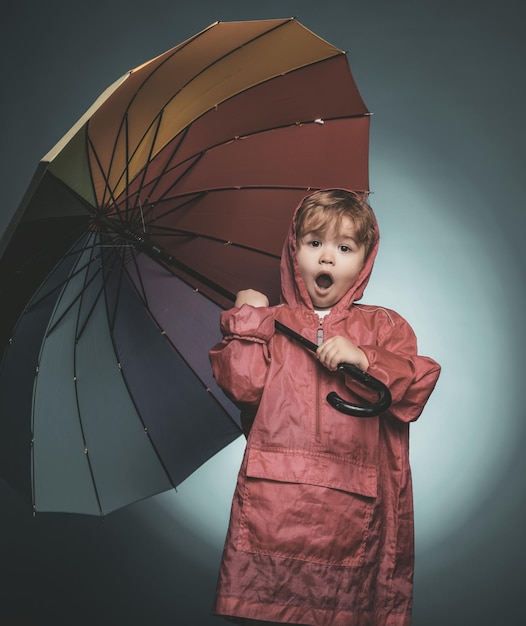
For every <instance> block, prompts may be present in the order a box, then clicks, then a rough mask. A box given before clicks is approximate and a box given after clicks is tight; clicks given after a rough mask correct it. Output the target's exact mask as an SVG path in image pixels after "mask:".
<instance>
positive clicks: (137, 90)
mask: <svg viewBox="0 0 526 626" xmlns="http://www.w3.org/2000/svg"><path fill="white" fill-rule="evenodd" d="M368 135H369V113H368V111H367V109H366V107H365V105H364V103H363V101H362V98H361V97H360V94H359V92H358V90H357V87H356V85H355V82H354V80H353V77H352V75H351V72H350V69H349V65H348V62H347V58H346V55H345V54H344V53H343V52H342V51H341V50H339V49H337V48H335V47H334V46H332V45H331V44H329V43H327V42H326V41H324V40H323V39H321V38H319V37H318V36H317V35H315V34H314V33H312V32H311V31H309V30H308V29H307V28H305V27H304V26H302V25H301V24H300V23H299V22H298V21H297V20H295V19H284V20H265V21H253V22H232V23H227V22H224V23H222V22H221V23H216V24H213V25H211V26H210V27H208V28H207V29H205V30H203V31H202V32H200V33H198V34H197V35H195V36H194V37H191V38H190V39H188V40H187V41H185V42H183V43H181V44H180V45H178V46H176V47H175V48H173V49H171V50H169V51H168V52H166V53H164V54H162V55H160V56H158V57H156V58H155V59H152V60H151V61H149V62H147V63H145V64H143V65H141V66H140V67H137V68H135V69H134V70H132V71H130V72H128V73H127V74H126V75H125V76H123V77H122V78H121V79H119V80H118V81H116V82H115V83H114V84H113V85H112V86H111V87H109V88H108V89H107V90H106V91H105V92H104V93H103V94H102V95H101V96H100V97H99V98H98V100H97V101H96V102H95V103H94V104H93V106H92V107H91V108H90V109H89V110H88V111H87V113H86V114H85V115H84V116H83V117H82V118H81V119H80V120H79V122H78V123H77V124H76V125H75V126H74V127H73V128H72V129H71V130H70V131H69V133H67V135H66V136H65V137H64V138H63V139H62V140H61V141H60V142H59V143H58V144H57V145H56V146H55V147H54V148H53V149H52V150H51V151H50V152H49V153H48V154H47V155H46V156H45V157H44V158H43V159H42V161H41V162H40V164H39V166H38V168H37V171H36V173H35V175H34V178H33V180H32V182H31V184H30V186H29V189H28V191H27V193H26V195H25V197H24V199H23V201H22V203H21V206H20V208H19V209H18V211H17V212H16V214H15V216H14V218H13V220H12V222H11V224H10V226H9V228H8V230H7V232H6V233H4V235H3V237H2V240H1V242H0V254H2V252H3V256H2V258H1V265H0V270H1V277H2V282H1V290H2V291H1V295H2V306H3V307H4V303H6V304H5V312H4V311H3V318H2V320H3V321H2V339H4V338H6V339H7V337H9V341H7V340H6V344H7V347H6V349H5V352H4V356H3V360H2V366H1V370H0V420H1V428H2V437H1V438H0V465H1V471H2V475H3V476H4V477H5V478H6V480H8V481H9V482H11V483H12V484H13V485H14V486H15V487H17V488H18V489H20V490H21V491H23V492H25V493H27V494H30V497H31V501H32V503H33V507H34V510H35V511H62V512H74V513H85V514H96V515H103V514H106V513H108V512H111V511H113V510H115V509H117V508H120V507H122V506H125V505H127V504H129V503H131V502H134V501H137V500H140V499H142V498H145V497H148V496H150V495H153V494H155V493H159V492H162V491H165V490H167V489H170V488H172V487H173V486H176V485H177V484H179V483H180V482H181V481H182V480H184V479H185V478H186V477H187V476H189V475H190V474H191V473H192V472H193V471H194V470H195V469H196V468H197V467H199V466H200V465H201V464H202V463H203V462H205V461H206V460H207V459H208V458H210V457H211V456H212V455H213V454H215V453H216V452H217V451H219V450H220V449H221V448H223V447H224V446H225V445H227V444H228V443H229V442H231V441H232V440H233V439H235V438H236V437H237V436H238V435H239V434H240V428H239V417H238V411H237V409H236V407H234V405H233V404H232V403H231V402H230V401H229V400H228V399H227V398H226V397H225V396H224V394H223V393H222V392H221V390H220V389H219V388H218V387H217V386H216V384H215V382H214V380H213V378H212V375H211V371H210V367H209V363H208V356H207V353H208V349H209V348H210V346H211V345H213V344H214V343H215V342H216V341H217V340H218V338H219V337H218V318H219V313H220V311H221V308H223V307H226V306H231V303H232V299H233V295H234V294H235V293H236V292H237V291H239V290H240V289H242V288H245V287H248V286H251V287H253V288H256V289H259V290H261V291H263V292H265V293H267V294H268V295H269V296H270V299H271V302H272V303H276V302H277V301H278V299H279V257H280V253H281V247H282V244H283V240H284V238H285V234H286V231H287V228H288V224H289V222H290V219H291V215H292V211H293V209H294V207H295V206H296V205H297V203H298V202H299V200H300V199H301V198H302V197H303V196H304V195H305V194H306V192H308V191H309V190H314V189H320V188H328V187H345V188H348V189H353V190H355V191H357V192H363V193H367V191H368ZM27 300H28V301H29V303H28V304H27V305H26V301H27ZM19 314H20V315H19ZM15 317H18V318H19V319H18V322H17V324H16V326H15V328H14V330H12V326H13V323H12V322H13V320H14V318H15ZM11 331H12V332H11Z"/></svg>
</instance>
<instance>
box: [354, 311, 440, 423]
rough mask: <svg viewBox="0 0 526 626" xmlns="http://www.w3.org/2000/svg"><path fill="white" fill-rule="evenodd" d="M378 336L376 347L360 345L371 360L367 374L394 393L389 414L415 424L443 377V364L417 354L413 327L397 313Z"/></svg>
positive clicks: (389, 315) (391, 315)
mask: <svg viewBox="0 0 526 626" xmlns="http://www.w3.org/2000/svg"><path fill="white" fill-rule="evenodd" d="M387 317H388V321H387V322H386V323H385V324H383V325H382V326H381V327H380V329H379V333H378V338H377V345H360V348H361V349H362V350H363V351H364V352H365V355H366V356H367V359H368V361H369V369H368V370H367V372H368V373H369V374H371V376H374V377H375V378H378V379H379V380H381V381H382V382H383V383H384V384H385V385H387V387H388V388H389V390H390V392H391V397H392V404H391V407H390V408H389V413H391V414H392V415H393V416H394V417H396V418H398V419H399V420H401V421H403V422H412V421H414V420H416V419H417V418H418V417H419V416H420V414H421V413H422V411H423V409H424V406H425V404H426V402H427V400H428V399H429V396H430V395H431V392H432V391H433V389H434V387H435V385H436V382H437V380H438V377H439V375H440V365H439V364H438V363H437V362H436V361H434V360H433V359H431V358H429V357H427V356H420V355H419V354H418V352H417V340H416V336H415V333H414V332H413V329H412V328H411V326H410V325H409V324H408V323H407V322H406V321H405V320H404V319H403V318H402V317H400V316H399V315H398V314H396V313H395V312H394V311H389V312H388V313H387Z"/></svg>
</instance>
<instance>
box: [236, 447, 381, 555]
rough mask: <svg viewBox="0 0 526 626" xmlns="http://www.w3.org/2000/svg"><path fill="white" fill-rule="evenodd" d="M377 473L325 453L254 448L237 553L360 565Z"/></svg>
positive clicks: (374, 499)
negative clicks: (241, 551)
mask: <svg viewBox="0 0 526 626" xmlns="http://www.w3.org/2000/svg"><path fill="white" fill-rule="evenodd" d="M376 490H377V478H376V468H375V467H373V466H369V465H368V466H364V465H360V464H356V463H353V462H351V461H349V460H348V459H344V458H341V457H337V456H335V455H331V454H323V453H315V452H306V451H303V450H282V449H270V450H269V449H261V448H252V449H251V450H250V452H249V456H248V462H247V472H246V482H245V489H244V493H243V504H242V507H243V508H242V516H241V520H240V528H239V535H238V539H237V548H238V549H239V550H243V551H245V552H252V553H259V554H266V555H269V556H276V557H282V558H292V559H299V560H303V561H310V562H313V563H320V564H326V565H337V566H348V567H351V566H353V567H356V566H359V565H361V564H362V563H363V560H364V555H365V547H366V541H367V537H368V532H369V527H370V523H371V518H372V515H373V509H374V505H375V502H376V493H377V491H376Z"/></svg>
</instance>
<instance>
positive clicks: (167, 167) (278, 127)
mask: <svg viewBox="0 0 526 626" xmlns="http://www.w3.org/2000/svg"><path fill="white" fill-rule="evenodd" d="M369 116H370V113H360V114H356V115H341V116H335V117H327V118H324V119H323V120H321V119H320V120H304V121H299V122H291V123H288V124H280V125H275V126H269V127H266V128H263V129H258V130H255V131H252V132H248V133H245V134H244V135H239V136H236V137H228V138H226V139H224V140H223V141H219V142H218V143H216V144H214V145H211V146H207V147H206V148H205V149H203V150H200V151H199V152H196V153H194V154H191V155H189V156H188V157H187V158H186V159H184V161H181V162H179V163H175V164H174V165H173V168H176V167H181V166H182V165H183V164H184V163H189V162H191V165H190V166H189V167H187V169H185V171H184V172H182V173H181V174H180V175H179V176H178V178H177V179H176V180H175V182H174V183H172V184H171V185H170V186H169V187H168V188H167V189H165V190H164V192H163V193H162V195H160V196H159V198H157V199H156V200H155V202H156V203H157V202H162V201H163V200H164V199H165V198H166V197H167V194H168V193H169V192H170V191H171V190H172V189H173V188H174V187H175V186H176V185H177V184H178V183H180V181H181V180H182V179H183V178H184V176H186V175H187V174H188V173H189V172H190V171H191V170H192V168H193V167H194V166H195V165H197V164H198V163H199V161H200V160H201V159H202V158H203V157H204V156H205V154H207V153H208V152H210V151H211V150H214V149H217V148H219V147H221V146H224V145H227V144H229V143H231V142H232V141H238V140H240V139H247V138H249V137H255V136H257V135H262V134H264V133H268V132H272V131H275V130H283V129H286V128H294V127H296V126H306V125H308V124H322V123H323V124H325V123H327V122H333V121H339V120H351V119H362V118H364V117H369ZM189 128H190V127H189V126H188V127H187V128H186V131H188V130H189ZM182 141H183V139H181V140H180V141H179V142H178V145H177V147H176V149H175V150H174V151H173V152H172V154H171V155H170V157H169V159H167V161H166V163H165V165H164V167H163V170H162V172H160V174H159V175H158V176H157V177H156V179H155V183H154V185H153V186H152V189H151V190H150V193H149V194H148V195H149V197H151V196H152V192H153V191H154V190H155V189H156V187H157V186H158V184H159V183H160V181H161V180H162V177H163V176H164V175H165V174H166V173H167V172H169V171H170V170H171V169H173V168H171V167H170V164H171V163H172V162H173V159H174V157H175V155H176V153H177V150H178V149H179V147H180V145H181V143H182ZM232 188H233V189H239V188H243V187H238V186H236V187H232ZM262 188H264V187H263V186H262ZM265 188H268V187H265ZM270 188H277V187H276V186H270ZM171 197H173V196H171Z"/></svg>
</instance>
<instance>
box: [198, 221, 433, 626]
mask: <svg viewBox="0 0 526 626" xmlns="http://www.w3.org/2000/svg"><path fill="white" fill-rule="evenodd" d="M376 252H377V246H376V247H375V248H374V249H373V250H372V252H371V254H370V256H369V258H368V260H367V262H366V264H365V266H364V268H363V270H362V272H361V274H360V275H359V277H358V279H357V281H356V283H355V285H354V287H353V288H352V289H351V290H350V291H349V292H348V293H347V294H346V296H344V298H343V299H342V300H341V301H340V302H339V303H338V304H337V305H336V306H334V307H333V309H332V310H331V312H330V313H329V315H327V316H326V317H324V318H318V316H317V314H316V313H315V312H314V310H313V308H312V304H311V302H310V298H309V296H308V294H307V291H306V288H305V285H304V283H303V280H302V278H301V275H300V273H299V269H298V266H297V264H296V260H295V259H296V243H295V233H294V232H293V229H292V228H291V232H290V233H289V237H288V239H287V241H286V242H285V246H284V249H283V255H282V262H281V280H282V300H283V304H281V305H280V306H276V307H269V308H255V307H251V306H248V305H243V306H242V307H240V308H234V309H231V310H229V311H225V312H224V313H223V314H222V316H221V329H222V333H223V337H224V339H223V341H222V342H221V343H220V344H218V345H216V346H215V347H214V348H213V349H212V350H211V352H210V358H211V362H212V367H213V371H214V375H215V377H216V380H217V382H218V383H219V385H220V386H221V387H222V388H223V389H224V390H225V392H226V393H227V394H228V395H229V396H230V397H231V398H233V399H234V401H235V402H236V403H237V404H238V405H239V406H240V407H241V409H242V416H243V418H244V421H245V423H249V422H251V421H252V419H253V424H252V427H251V429H250V432H249V434H248V439H247V446H246V450H245V454H244V458H243V462H242V465H241V469H240V471H239V476H238V482H237V486H236V490H235V494H234V499H233V503H232V511H231V518H230V525H229V529H228V534H227V538H226V542H225V548H224V553H223V559H222V563H221V568H220V573H219V580H218V587H217V595H216V601H215V607H214V612H215V613H216V614H218V615H222V616H225V617H227V618H228V619H231V620H232V621H236V622H239V623H244V620H243V619H242V618H249V619H254V620H264V621H269V622H285V623H289V624H310V625H315V626H329V625H331V626H353V625H355V626H384V625H385V626H407V625H408V624H409V623H410V619H411V605H412V579H413V554H414V552H413V496H412V486H411V473H410V468H409V423H410V422H412V421H414V420H416V419H417V418H418V416H419V415H420V413H421V412H422V409H423V407H424V405H425V403H426V401H427V399H428V397H429V395H430V394H431V392H432V390H433V388H434V386H435V383H436V381H437V378H438V376H439V373H440V366H439V365H438V364H437V363H436V362H435V361H433V360H432V359H430V358H428V357H424V356H419V355H418V354H417V344H416V338H415V335H414V333H413V331H412V330H411V328H410V326H409V325H408V324H407V322H406V321H405V320H404V319H402V318H401V317H400V316H399V315H398V314H397V313H395V312H394V311H391V310H388V309H385V308H382V307H378V306H366V305H361V304H356V301H357V300H358V299H360V298H361V296H362V293H363V290H364V288H365V286H366V284H367V282H368V279H369V276H370V274H371V270H372V267H373V262H374V258H375V256H376ZM275 319H278V320H280V321H281V322H283V323H284V324H286V325H287V326H289V327H291V328H292V329H294V330H295V331H297V332H299V333H301V334H303V335H304V336H305V337H307V338H308V339H310V340H311V341H313V342H314V343H317V342H318V341H317V338H318V331H321V332H322V333H323V339H328V338H329V337H331V336H333V335H343V336H345V337H347V338H349V339H350V340H351V341H352V342H353V343H355V344H356V345H358V346H359V347H360V348H361V349H362V350H363V351H364V352H365V354H366V356H367V359H368V361H369V363H370V367H369V369H368V372H369V373H370V374H371V375H372V376H374V377H376V378H378V379H380V380H381V381H382V382H384V383H385V384H386V385H387V386H388V387H389V389H390V391H391V395H392V405H391V407H390V409H389V410H388V411H387V412H385V413H384V414H382V415H381V416H379V417H373V418H366V419H364V418H357V417H350V416H348V415H345V414H343V413H340V412H338V411H337V410H335V409H334V408H332V407H331V406H330V405H329V404H328V403H327V401H326V400H325V398H326V396H327V394H328V393H329V392H330V391H336V392H337V393H338V394H339V395H340V396H342V397H343V398H345V399H347V400H349V401H353V402H358V403H360V401H359V399H358V397H357V396H356V395H355V394H354V392H353V390H358V389H357V388H358V385H357V383H356V382H355V381H353V380H351V379H346V377H345V375H344V374H342V373H334V372H330V371H329V370H327V369H325V368H324V367H323V366H321V364H320V363H319V362H318V361H317V360H316V357H315V355H313V354H312V353H310V352H309V351H307V350H306V349H305V348H303V347H302V346H299V345H298V344H296V343H294V342H293V341H292V340H291V339H289V338H287V337H286V336H284V335H282V334H281V333H277V332H275V330H274V320H275ZM362 393H363V390H362ZM254 416H255V418H254ZM247 432H248V427H247ZM240 618H241V619H240Z"/></svg>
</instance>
